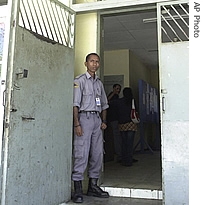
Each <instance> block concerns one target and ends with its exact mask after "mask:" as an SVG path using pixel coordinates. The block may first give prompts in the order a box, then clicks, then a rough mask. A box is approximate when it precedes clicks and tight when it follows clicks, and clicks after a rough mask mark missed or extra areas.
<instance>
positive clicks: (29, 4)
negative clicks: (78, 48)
mask: <svg viewBox="0 0 204 205" xmlns="http://www.w3.org/2000/svg"><path fill="white" fill-rule="evenodd" d="M74 22H75V13H74V12H73V11H72V10H71V9H70V8H68V7H66V6H65V5H63V4H62V3H60V2H59V1H57V0H20V14H19V26H21V27H23V28H25V29H27V30H30V31H32V32H34V33H36V34H38V35H41V36H43V37H45V38H48V39H50V40H52V41H54V42H57V43H59V44H62V45H64V46H68V47H69V48H73V47H74Z"/></svg>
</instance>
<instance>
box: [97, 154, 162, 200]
mask: <svg viewBox="0 0 204 205" xmlns="http://www.w3.org/2000/svg"><path fill="white" fill-rule="evenodd" d="M134 158H135V159H137V160H138V162H135V163H133V166H131V167H124V166H121V164H119V163H116V162H113V161H111V162H106V163H105V165H104V181H103V183H102V185H101V187H104V189H105V190H107V191H108V192H109V193H110V195H111V196H124V197H133V198H150V199H161V198H162V191H161V190H162V180H161V160H160V152H159V151H158V152H156V151H154V153H153V154H152V153H151V152H146V153H143V154H136V155H135V156H134Z"/></svg>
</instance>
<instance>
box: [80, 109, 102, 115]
mask: <svg viewBox="0 0 204 205" xmlns="http://www.w3.org/2000/svg"><path fill="white" fill-rule="evenodd" d="M79 113H91V114H96V113H98V111H84V110H81V111H80V112H79Z"/></svg>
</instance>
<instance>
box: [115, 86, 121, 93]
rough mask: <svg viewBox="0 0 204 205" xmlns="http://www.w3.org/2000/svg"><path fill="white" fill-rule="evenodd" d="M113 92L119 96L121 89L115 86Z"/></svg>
mask: <svg viewBox="0 0 204 205" xmlns="http://www.w3.org/2000/svg"><path fill="white" fill-rule="evenodd" d="M114 91H115V92H116V93H117V94H118V95H119V94H120V91H121V87H120V86H119V85H117V86H116V87H115V88H114Z"/></svg>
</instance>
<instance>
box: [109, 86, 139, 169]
mask: <svg viewBox="0 0 204 205" xmlns="http://www.w3.org/2000/svg"><path fill="white" fill-rule="evenodd" d="M132 98H133V94H132V89H131V88H129V87H125V88H124V89H123V97H122V98H119V99H118V100H115V101H112V103H111V105H112V106H115V108H116V110H117V113H118V124H119V130H120V134H121V137H122V165H123V166H132V163H133V162H134V161H137V160H134V161H133V146H134V136H135V133H136V131H137V124H135V123H133V122H132V120H131V117H130V113H131V109H132ZM135 107H136V105H135Z"/></svg>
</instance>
